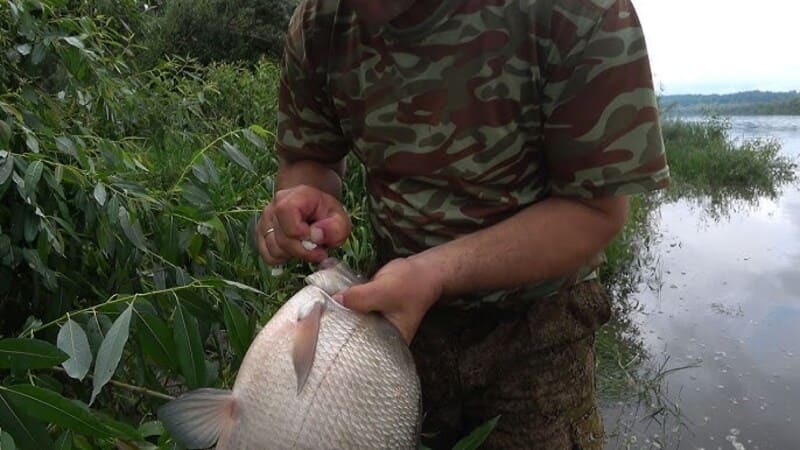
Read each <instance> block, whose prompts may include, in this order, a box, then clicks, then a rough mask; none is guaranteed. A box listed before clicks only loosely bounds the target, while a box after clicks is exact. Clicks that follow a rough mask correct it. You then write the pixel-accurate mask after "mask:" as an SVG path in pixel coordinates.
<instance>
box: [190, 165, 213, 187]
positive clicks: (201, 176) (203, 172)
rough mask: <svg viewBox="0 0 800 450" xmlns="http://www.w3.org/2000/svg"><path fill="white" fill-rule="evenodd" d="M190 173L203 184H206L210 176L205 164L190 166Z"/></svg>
mask: <svg viewBox="0 0 800 450" xmlns="http://www.w3.org/2000/svg"><path fill="white" fill-rule="evenodd" d="M192 173H193V174H194V176H195V177H196V178H197V179H198V181H200V182H201V183H203V184H208V181H209V179H210V178H211V176H210V175H209V174H208V169H207V168H206V166H205V164H195V165H193V166H192Z"/></svg>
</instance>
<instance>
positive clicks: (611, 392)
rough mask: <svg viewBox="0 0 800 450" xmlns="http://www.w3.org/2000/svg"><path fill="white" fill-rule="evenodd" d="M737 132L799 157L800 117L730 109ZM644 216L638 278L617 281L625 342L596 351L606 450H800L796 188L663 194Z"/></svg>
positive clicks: (799, 198) (617, 330)
mask: <svg viewBox="0 0 800 450" xmlns="http://www.w3.org/2000/svg"><path fill="white" fill-rule="evenodd" d="M731 133H732V135H733V136H734V137H735V138H737V139H747V138H752V137H763V136H765V135H767V136H772V137H775V138H777V139H779V140H780V142H781V143H782V145H783V149H782V152H783V154H785V155H788V156H791V157H796V156H798V155H800V118H735V119H733V122H732V127H731ZM645 220H647V221H648V224H646V226H642V227H640V228H639V230H640V231H641V232H643V233H648V235H649V237H646V238H642V240H641V242H645V243H646V244H647V245H646V249H645V251H643V252H642V255H641V257H640V259H639V261H638V262H633V263H631V264H630V265H629V267H628V269H629V270H633V271H638V272H637V274H636V275H631V276H629V277H628V279H629V280H632V283H633V284H632V285H631V286H628V288H620V289H617V290H615V292H617V294H618V295H619V297H618V304H619V305H621V306H619V309H620V311H619V313H621V316H618V317H619V320H618V322H617V323H615V324H614V325H613V326H611V327H609V328H608V330H607V331H606V332H607V333H608V335H607V336H606V337H605V338H606V339H608V338H611V340H614V342H616V344H614V345H611V349H610V350H609V349H602V348H601V349H600V353H602V354H601V355H600V357H601V359H602V360H601V362H600V363H601V370H600V372H601V374H605V375H602V376H601V380H600V385H601V395H602V397H603V409H604V418H605V422H606V428H607V431H608V433H609V435H610V436H611V440H610V442H609V445H608V448H677V449H684V448H685V449H697V448H708V449H716V448H726V449H729V448H734V449H738V448H746V449H783V448H797V447H798V445H800V433H798V432H797V431H795V425H796V423H795V421H798V420H800V415H799V414H798V413H800V189H798V186H797V184H796V183H791V184H787V185H784V186H782V187H781V188H780V189H776V190H775V192H772V193H770V192H755V193H752V195H747V193H741V192H739V193H737V192H735V191H730V192H718V193H715V195H714V196H703V195H694V196H690V197H689V198H684V199H681V200H676V199H675V198H670V197H664V198H661V199H659V200H658V203H657V204H656V205H654V209H653V210H652V211H651V212H650V214H648V215H647V216H646V218H645ZM643 269H648V270H646V271H643ZM600 340H603V337H601V339H600ZM603 352H604V353H603ZM614 358H616V360H615V359H614ZM615 364H616V365H617V366H618V367H617V368H616V369H609V368H608V367H613V366H614V365H615ZM626 364H627V366H626ZM674 369H680V370H674ZM671 370H672V371H671ZM603 377H605V378H603Z"/></svg>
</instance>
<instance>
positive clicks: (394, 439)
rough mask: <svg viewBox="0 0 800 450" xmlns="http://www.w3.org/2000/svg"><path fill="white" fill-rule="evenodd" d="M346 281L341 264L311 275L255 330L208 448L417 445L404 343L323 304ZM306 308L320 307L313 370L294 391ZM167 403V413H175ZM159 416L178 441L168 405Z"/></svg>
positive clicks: (414, 390) (372, 320) (364, 318)
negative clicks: (213, 441) (216, 436)
mask: <svg viewBox="0 0 800 450" xmlns="http://www.w3.org/2000/svg"><path fill="white" fill-rule="evenodd" d="M328 264H331V263H330V262H329V263H328ZM343 274H344V275H347V276H346V277H345V278H342V275H343ZM348 277H350V278H348ZM332 278H333V279H332ZM354 280H357V278H353V276H352V274H350V273H349V271H348V269H347V268H346V266H342V265H341V264H340V265H337V266H335V267H333V268H328V269H324V270H322V271H320V272H316V273H315V274H312V275H311V276H309V277H308V281H309V282H310V283H311V285H309V286H306V287H304V288H303V289H301V290H300V291H299V292H298V293H297V294H295V295H294V296H293V297H292V298H291V299H290V300H289V301H288V302H287V303H286V304H285V305H284V306H283V307H281V309H280V310H278V312H277V313H276V314H275V315H274V316H273V318H272V319H271V320H270V321H269V322H268V323H267V324H266V325H265V327H264V328H263V329H262V330H261V332H259V334H258V335H257V337H256V339H255V340H254V341H253V343H252V344H251V346H250V348H249V349H248V352H247V355H246V356H245V358H244V361H243V362H242V365H241V367H240V369H239V373H238V375H237V378H236V381H235V383H234V388H233V392H232V395H231V396H230V399H229V401H230V402H231V403H230V404H231V406H230V408H229V410H230V411H229V412H227V413H226V414H228V416H227V417H223V418H222V421H223V422H225V423H223V424H222V425H221V426H220V432H219V440H218V443H217V448H218V449H220V450H223V449H227V450H232V449H241V450H257V449H284V448H286V449H290V448H291V449H295V448H296V449H361V448H364V449H367V448H370V449H378V448H386V449H406V448H408V449H412V448H416V447H417V443H418V438H419V422H420V420H421V405H420V387H419V378H418V376H417V373H416V369H415V366H414V361H413V358H412V356H411V353H410V351H409V350H408V347H407V345H406V344H405V342H404V341H403V339H402V337H401V336H400V334H399V332H398V331H397V330H396V329H395V328H394V327H393V326H392V325H391V324H390V323H389V322H388V321H387V320H385V319H384V318H383V317H381V316H379V315H377V314H360V313H356V312H354V311H351V310H348V309H346V308H344V307H341V306H339V305H338V304H336V303H335V302H334V301H333V300H332V299H331V298H330V296H329V294H332V293H334V292H336V291H338V290H340V289H342V288H343V287H345V286H347V285H350V284H352V283H353V281H354ZM315 282H316V283H315ZM314 284H316V285H319V286H322V287H323V288H325V289H327V290H328V291H329V292H325V291H323V290H322V289H320V288H319V287H317V286H315V285H314ZM314 304H321V305H324V306H323V308H322V314H321V317H320V319H319V323H318V330H317V331H316V333H317V335H316V338H317V340H316V342H317V343H316V348H315V352H313V364H312V366H311V370H310V372H308V376H307V378H306V380H305V382H304V383H303V384H302V389H301V390H300V391H299V393H298V376H297V374H296V368H295V363H296V361H295V360H294V359H295V358H294V357H293V351H294V348H295V345H296V341H297V336H296V332H297V328H298V322H299V321H298V316H299V315H302V314H303V311H306V310H308V309H309V307H308V305H314ZM173 403H177V405H175V404H174V405H173V407H172V409H173V410H175V409H179V407H180V406H181V405H180V403H179V402H173ZM208 409H209V410H210V409H211V408H210V407H209V408H208ZM217 410H218V411H225V409H224V408H222V409H220V408H217ZM179 412H180V411H179ZM160 416H162V420H164V422H165V426H166V427H167V429H168V430H170V431H171V432H172V433H173V436H176V439H177V440H179V441H180V438H181V437H184V436H185V435H186V433H187V431H186V430H185V429H183V430H182V429H181V426H180V424H176V422H179V419H176V414H174V411H171V410H170V406H169V405H168V406H167V407H165V408H164V411H163V414H160ZM209 417H212V416H209ZM209 420H217V419H216V418H214V419H209ZM199 443H200V442H198V444H199ZM203 443H207V442H203Z"/></svg>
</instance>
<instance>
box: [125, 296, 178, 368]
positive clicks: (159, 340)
mask: <svg viewBox="0 0 800 450" xmlns="http://www.w3.org/2000/svg"><path fill="white" fill-rule="evenodd" d="M134 311H135V312H136V316H137V318H138V319H139V321H138V323H137V325H136V331H137V336H138V338H139V344H140V345H141V346H142V349H143V350H144V352H145V353H146V354H147V355H148V356H150V357H151V358H153V360H154V361H155V362H157V363H158V364H159V365H161V366H162V367H168V368H170V369H173V370H176V371H177V370H178V364H177V352H176V351H175V340H174V339H173V337H172V332H171V330H170V329H169V326H168V325H167V323H166V322H164V321H163V320H161V318H160V317H158V316H156V315H154V314H150V313H148V312H145V311H140V310H139V308H138V307H137V308H135V309H134Z"/></svg>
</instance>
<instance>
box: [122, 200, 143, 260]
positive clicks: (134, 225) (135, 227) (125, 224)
mask: <svg viewBox="0 0 800 450" xmlns="http://www.w3.org/2000/svg"><path fill="white" fill-rule="evenodd" d="M119 225H120V226H121V227H122V232H123V233H125V236H127V237H128V239H129V240H130V241H131V243H132V244H133V245H134V246H136V248H138V249H139V250H142V251H146V250H147V244H146V243H145V238H144V233H142V229H141V227H140V226H139V222H138V221H136V222H131V216H130V214H129V213H128V210H127V209H125V207H124V206H120V208H119Z"/></svg>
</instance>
